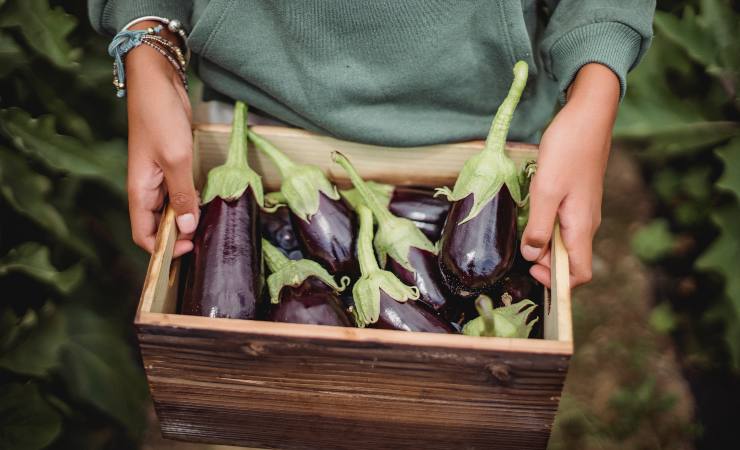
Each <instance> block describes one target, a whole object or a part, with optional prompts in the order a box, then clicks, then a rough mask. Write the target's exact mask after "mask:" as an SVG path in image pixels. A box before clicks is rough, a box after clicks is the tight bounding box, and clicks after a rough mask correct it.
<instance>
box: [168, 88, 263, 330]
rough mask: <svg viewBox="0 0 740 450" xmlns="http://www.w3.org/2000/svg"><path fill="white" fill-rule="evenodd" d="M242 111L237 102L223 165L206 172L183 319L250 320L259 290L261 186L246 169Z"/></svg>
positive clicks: (260, 271) (248, 169)
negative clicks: (189, 316) (194, 317)
mask: <svg viewBox="0 0 740 450" xmlns="http://www.w3.org/2000/svg"><path fill="white" fill-rule="evenodd" d="M246 116H247V106H246V105H245V104H244V103H242V102H237V103H236V106H235V107H234V123H233V130H232V132H231V141H230V143H229V153H228V156H227V159H226V163H225V164H223V165H221V166H218V167H215V168H213V169H211V171H210V172H209V173H208V179H207V182H206V186H205V189H204V190H203V203H204V210H203V213H202V215H201V219H200V223H199V224H198V229H197V230H196V232H195V236H194V238H193V259H192V270H191V274H192V278H191V280H190V281H189V282H188V283H187V284H186V293H185V295H184V298H183V306H182V313H183V314H190V315H197V316H207V317H226V318H233V319H254V318H256V316H257V304H258V300H259V298H260V294H261V291H262V285H263V280H264V278H263V274H262V262H261V261H262V249H261V239H260V207H261V206H263V194H262V180H261V178H260V176H259V175H258V174H257V173H256V172H254V171H253V170H252V169H250V168H249V165H248V164H247V131H246V119H247V117H246Z"/></svg>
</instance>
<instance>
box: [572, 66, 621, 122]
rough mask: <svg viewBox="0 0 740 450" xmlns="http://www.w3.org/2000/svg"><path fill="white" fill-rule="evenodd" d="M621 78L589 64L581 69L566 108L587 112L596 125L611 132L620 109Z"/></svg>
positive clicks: (600, 67)
mask: <svg viewBox="0 0 740 450" xmlns="http://www.w3.org/2000/svg"><path fill="white" fill-rule="evenodd" d="M619 96H620V85H619V78H618V77H617V75H616V74H615V73H614V72H612V70H611V69H609V68H608V67H606V66H604V65H602V64H599V63H589V64H586V65H584V66H583V67H581V68H580V69H579V71H578V73H577V74H576V76H575V78H574V79H573V82H572V83H571V85H570V86H569V87H568V91H567V93H566V98H567V103H566V108H567V107H568V106H570V107H571V108H577V109H579V110H582V111H584V112H587V113H588V114H589V116H590V117H591V121H592V122H594V123H603V124H604V125H606V126H608V129H609V131H611V128H612V126H613V125H614V121H615V120H616V118H617V110H618V108H619Z"/></svg>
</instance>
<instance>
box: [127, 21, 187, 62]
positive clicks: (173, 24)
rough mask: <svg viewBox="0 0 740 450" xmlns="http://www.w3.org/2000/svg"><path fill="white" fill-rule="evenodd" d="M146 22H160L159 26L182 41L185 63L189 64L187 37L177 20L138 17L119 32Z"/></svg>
mask: <svg viewBox="0 0 740 450" xmlns="http://www.w3.org/2000/svg"><path fill="white" fill-rule="evenodd" d="M147 20H153V21H156V22H160V23H161V24H163V25H165V26H166V27H167V29H168V30H169V31H171V32H172V33H175V34H177V35H178V36H180V41H182V47H183V48H184V49H185V61H186V63H188V62H190V47H188V35H187V33H186V32H185V29H184V28H183V26H182V23H180V21H179V20H177V19H168V18H166V17H159V16H144V17H138V18H136V19H134V20H132V21H131V22H129V23H127V24H126V25H124V26H123V28H122V29H121V31H123V30H128V29H129V28H131V27H132V26H134V25H136V24H137V23H140V22H144V21H147Z"/></svg>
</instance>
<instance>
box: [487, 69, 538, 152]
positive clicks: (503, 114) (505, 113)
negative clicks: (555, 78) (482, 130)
mask: <svg viewBox="0 0 740 450" xmlns="http://www.w3.org/2000/svg"><path fill="white" fill-rule="evenodd" d="M527 75H528V68H527V63H526V62H524V61H519V62H517V63H516V64H514V81H513V82H512V83H511V87H510V88H509V93H508V94H507V95H506V98H505V99H504V101H503V102H502V103H501V105H500V106H499V107H498V111H496V116H495V117H494V118H493V122H492V123H491V130H490V131H489V132H488V137H487V138H486V146H485V148H484V149H483V151H484V152H486V151H487V152H494V153H499V154H503V153H504V149H505V148H506V137H507V136H508V134H509V125H511V119H512V118H513V117H514V110H515V109H516V105H517V104H518V103H519V99H520V98H521V97H522V92H524V87H525V86H526V85H527Z"/></svg>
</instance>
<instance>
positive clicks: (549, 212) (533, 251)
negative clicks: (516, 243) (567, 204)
mask: <svg viewBox="0 0 740 450" xmlns="http://www.w3.org/2000/svg"><path fill="white" fill-rule="evenodd" d="M535 177H536V176H535ZM529 200H530V207H529V220H528V221H527V227H526V228H525V229H524V233H523V235H522V247H521V252H522V256H523V257H524V259H526V260H527V261H538V260H539V259H540V258H542V256H543V255H544V254H545V251H546V249H547V245H548V244H549V242H550V237H551V235H552V228H553V226H554V225H555V217H556V216H557V213H558V208H559V206H560V200H561V199H560V198H558V197H557V196H556V195H552V194H551V193H548V192H544V191H541V190H539V189H537V187H536V186H535V185H533V186H532V190H531V192H530V197H529Z"/></svg>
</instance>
